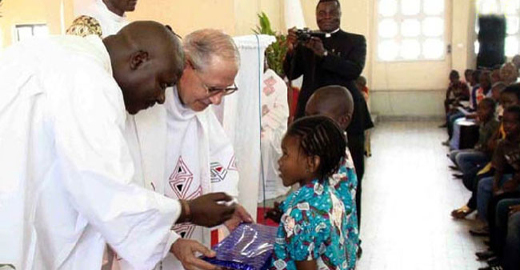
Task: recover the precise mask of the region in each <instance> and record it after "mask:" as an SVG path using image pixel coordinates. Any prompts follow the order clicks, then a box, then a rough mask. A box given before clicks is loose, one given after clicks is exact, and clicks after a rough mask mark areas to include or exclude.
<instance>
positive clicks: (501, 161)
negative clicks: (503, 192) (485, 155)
mask: <svg viewBox="0 0 520 270" xmlns="http://www.w3.org/2000/svg"><path fill="white" fill-rule="evenodd" d="M503 148H504V145H503V141H501V142H499V143H498V145H497V148H496V149H495V153H493V160H492V164H493V168H495V175H494V176H493V193H494V194H497V193H499V191H500V186H499V183H500V179H502V176H503V175H504V168H505V166H506V162H507V161H506V159H505V154H504V149H503Z"/></svg>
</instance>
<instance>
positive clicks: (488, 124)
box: [450, 98, 500, 174]
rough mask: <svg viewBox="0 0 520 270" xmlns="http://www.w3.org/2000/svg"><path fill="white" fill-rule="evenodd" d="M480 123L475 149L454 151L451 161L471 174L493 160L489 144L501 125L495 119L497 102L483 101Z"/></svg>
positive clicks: (480, 106)
mask: <svg viewBox="0 0 520 270" xmlns="http://www.w3.org/2000/svg"><path fill="white" fill-rule="evenodd" d="M477 115H478V118H477V119H478V123H479V126H480V128H479V137H478V142H477V144H476V145H475V147H474V148H473V149H463V150H453V151H451V152H450V159H451V160H452V161H453V163H454V164H455V165H457V167H458V168H459V169H460V170H461V171H462V173H463V174H467V173H469V172H470V171H471V170H473V169H474V168H475V167H483V166H484V165H486V163H487V162H489V161H490V160H491V155H492V154H493V153H492V152H489V149H488V147H487V142H488V140H489V139H490V138H491V136H493V134H494V133H495V132H496V130H497V129H498V127H499V125H500V123H499V122H498V120H497V119H496V118H495V101H494V100H493V99H491V98H485V99H483V100H482V101H481V102H480V104H479V105H478V109H477Z"/></svg>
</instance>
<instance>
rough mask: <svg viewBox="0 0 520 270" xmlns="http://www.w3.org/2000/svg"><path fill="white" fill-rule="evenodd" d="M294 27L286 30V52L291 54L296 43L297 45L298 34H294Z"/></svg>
mask: <svg viewBox="0 0 520 270" xmlns="http://www.w3.org/2000/svg"><path fill="white" fill-rule="evenodd" d="M296 31H298V29H296V27H293V28H291V29H289V30H287V41H286V42H287V53H290V54H292V52H293V50H294V48H295V47H296V45H298V36H297V35H296Z"/></svg>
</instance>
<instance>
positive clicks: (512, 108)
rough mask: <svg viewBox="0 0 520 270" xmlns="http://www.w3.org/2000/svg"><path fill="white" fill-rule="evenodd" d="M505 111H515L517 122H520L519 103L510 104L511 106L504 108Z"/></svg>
mask: <svg viewBox="0 0 520 270" xmlns="http://www.w3.org/2000/svg"><path fill="white" fill-rule="evenodd" d="M505 113H514V114H515V115H516V120H517V122H520V106H518V105H513V106H509V107H507V109H505V110H504V114H505Z"/></svg>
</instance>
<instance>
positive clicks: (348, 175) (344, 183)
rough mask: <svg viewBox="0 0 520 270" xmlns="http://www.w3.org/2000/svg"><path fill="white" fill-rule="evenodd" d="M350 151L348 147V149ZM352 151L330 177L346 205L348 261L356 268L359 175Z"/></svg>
mask: <svg viewBox="0 0 520 270" xmlns="http://www.w3.org/2000/svg"><path fill="white" fill-rule="evenodd" d="M347 151H348V149H347ZM351 160H352V158H351V157H350V152H348V153H347V158H345V159H343V161H342V163H341V166H340V167H339V170H338V172H337V173H335V174H334V175H333V176H332V177H331V178H330V179H329V182H330V185H331V186H332V187H334V188H335V189H336V191H337V195H338V196H339V198H340V200H341V201H342V202H343V204H344V205H345V214H346V216H347V231H346V235H347V244H346V249H347V261H348V269H349V270H352V269H355V268H356V260H357V250H358V247H359V230H358V216H357V210H356V209H357V208H356V191H357V176H356V170H355V169H354V164H353V163H352V161H351Z"/></svg>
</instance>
